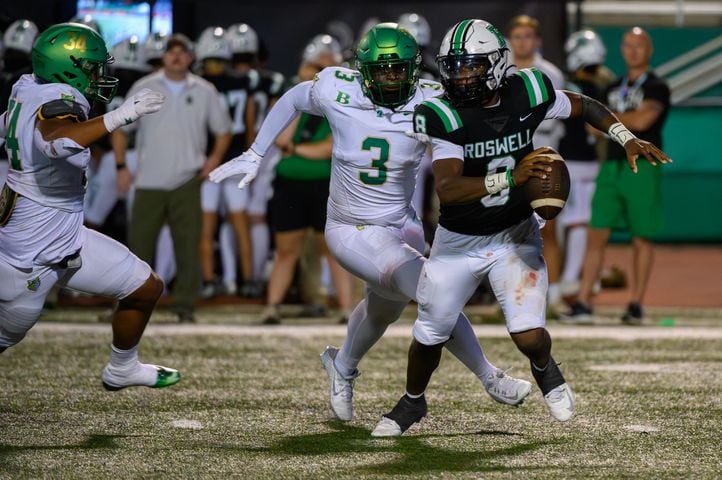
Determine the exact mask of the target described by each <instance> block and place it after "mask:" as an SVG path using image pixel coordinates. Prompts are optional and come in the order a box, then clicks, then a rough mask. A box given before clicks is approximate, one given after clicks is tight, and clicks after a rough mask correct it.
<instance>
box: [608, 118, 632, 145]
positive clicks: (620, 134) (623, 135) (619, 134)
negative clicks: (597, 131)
mask: <svg viewBox="0 0 722 480" xmlns="http://www.w3.org/2000/svg"><path fill="white" fill-rule="evenodd" d="M608 133H609V136H610V137H611V138H612V140H614V141H615V142H617V143H618V144H620V145H621V146H624V144H625V143H627V142H628V141H630V140H632V139H635V138H637V137H636V136H635V135H634V134H633V133H632V132H630V131H629V130H627V127H625V126H624V125H622V122H617V123H615V124H613V125H612V126H611V127H609V131H608Z"/></svg>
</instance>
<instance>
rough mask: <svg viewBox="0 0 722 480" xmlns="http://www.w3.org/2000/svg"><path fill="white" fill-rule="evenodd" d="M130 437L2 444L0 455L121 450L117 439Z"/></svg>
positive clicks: (106, 436) (91, 437)
mask: <svg viewBox="0 0 722 480" xmlns="http://www.w3.org/2000/svg"><path fill="white" fill-rule="evenodd" d="M127 436H128V435H90V436H89V437H88V438H86V439H85V441H83V442H81V443H78V444H75V445H5V444H2V443H0V455H9V454H13V453H18V452H27V451H33V450H102V449H114V448H120V447H119V446H118V445H116V443H115V439H116V438H124V437H127Z"/></svg>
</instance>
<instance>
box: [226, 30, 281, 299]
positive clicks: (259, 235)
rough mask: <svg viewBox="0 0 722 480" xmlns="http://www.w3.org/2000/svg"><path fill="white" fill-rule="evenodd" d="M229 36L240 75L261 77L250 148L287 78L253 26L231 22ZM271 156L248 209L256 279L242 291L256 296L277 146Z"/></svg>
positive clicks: (267, 239)
mask: <svg viewBox="0 0 722 480" xmlns="http://www.w3.org/2000/svg"><path fill="white" fill-rule="evenodd" d="M226 38H228V40H229V41H230V42H231V51H232V52H233V58H232V62H233V69H234V70H235V71H236V72H238V73H240V74H243V75H249V76H251V75H253V76H256V77H257V78H258V83H257V86H256V89H255V91H254V92H253V101H251V102H248V110H247V112H248V113H247V114H248V115H249V117H250V118H252V119H253V122H254V128H252V129H251V128H249V129H248V131H247V132H246V147H249V146H250V145H251V143H253V140H254V139H255V137H256V132H257V131H258V129H259V128H260V126H261V123H263V120H264V119H265V118H266V114H267V113H268V111H269V110H270V108H271V107H272V106H273V104H274V103H275V102H276V100H278V98H279V97H280V96H281V94H282V93H283V86H284V83H285V79H284V77H283V75H281V74H280V73H278V72H272V71H270V70H266V69H265V68H263V63H264V61H263V60H264V59H263V58H261V57H262V56H265V55H266V54H267V52H266V51H265V49H264V48H262V44H261V40H260V38H259V37H258V34H257V33H256V31H255V30H254V29H253V28H252V27H251V26H250V25H248V24H245V23H237V24H235V25H231V26H230V27H228V30H227V31H226ZM269 155H271V156H272V157H273V158H272V159H269V160H272V161H267V162H264V167H263V169H262V170H261V171H260V172H259V174H258V178H256V181H255V182H253V185H252V186H251V187H250V196H251V198H250V200H249V204H248V210H247V214H248V223H249V226H250V231H251V243H252V245H253V282H250V283H246V284H244V285H243V286H242V290H241V294H242V295H243V296H248V297H254V298H259V297H262V296H263V290H264V284H265V281H266V264H267V262H268V256H269V250H270V244H271V232H270V229H269V227H268V223H267V222H266V208H267V205H268V201H269V199H270V197H271V181H272V179H273V169H274V167H275V164H276V163H277V162H278V160H280V158H281V153H280V151H279V150H278V149H276V148H274V149H273V152H271V153H269Z"/></svg>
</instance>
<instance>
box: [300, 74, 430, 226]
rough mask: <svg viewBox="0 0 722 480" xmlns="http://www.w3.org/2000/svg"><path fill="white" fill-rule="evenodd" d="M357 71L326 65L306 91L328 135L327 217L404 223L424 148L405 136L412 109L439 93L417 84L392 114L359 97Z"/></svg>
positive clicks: (425, 84) (359, 222)
mask: <svg viewBox="0 0 722 480" xmlns="http://www.w3.org/2000/svg"><path fill="white" fill-rule="evenodd" d="M361 82H362V79H361V74H360V73H359V72H358V71H355V70H350V69H347V68H341V67H329V68H326V69H324V70H323V71H321V72H320V73H319V74H318V75H317V76H316V79H315V80H314V82H313V86H312V87H311V98H312V102H313V104H314V107H316V108H317V109H318V110H320V111H321V112H323V115H324V116H325V117H326V118H327V119H328V122H329V124H330V125H331V130H332V132H333V158H332V164H331V165H332V166H331V169H332V171H331V189H330V196H329V200H328V218H329V220H331V221H335V222H339V223H345V224H351V225H382V226H396V227H400V226H401V225H403V223H404V221H405V219H406V218H407V216H408V215H409V214H410V213H411V212H412V207H411V198H412V196H413V193H414V186H415V182H416V174H417V171H418V169H419V165H420V161H421V157H422V156H423V154H424V151H425V149H426V146H425V145H424V144H422V143H419V142H418V141H417V140H415V139H413V138H410V137H408V136H406V134H405V132H408V131H411V130H413V125H412V121H413V113H414V108H415V107H416V105H418V104H419V103H421V102H422V101H424V100H425V99H427V98H429V97H434V96H437V95H440V94H441V93H442V91H443V90H442V88H441V85H440V84H438V83H436V82H432V81H428V80H421V81H420V82H419V87H418V88H417V89H416V92H415V94H414V95H413V97H412V98H411V100H409V102H408V103H406V104H405V105H403V106H400V107H398V108H396V109H394V110H392V109H389V108H384V107H379V106H377V105H375V104H373V103H372V102H371V100H370V99H369V98H368V97H367V96H366V95H364V92H363V90H362V87H361Z"/></svg>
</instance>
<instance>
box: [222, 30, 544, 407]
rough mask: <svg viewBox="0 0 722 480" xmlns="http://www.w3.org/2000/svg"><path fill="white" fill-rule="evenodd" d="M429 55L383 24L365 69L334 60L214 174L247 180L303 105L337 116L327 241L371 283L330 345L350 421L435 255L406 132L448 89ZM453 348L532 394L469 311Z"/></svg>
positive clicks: (511, 387) (499, 380)
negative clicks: (490, 349) (365, 377)
mask: <svg viewBox="0 0 722 480" xmlns="http://www.w3.org/2000/svg"><path fill="white" fill-rule="evenodd" d="M420 61H421V58H420V55H419V48H418V45H417V44H416V41H415V40H414V38H413V37H412V36H411V34H409V33H408V32H407V31H406V30H404V29H400V28H398V26H397V24H395V23H382V24H379V25H376V26H375V27H373V28H371V30H370V31H369V32H368V33H367V34H366V35H364V37H363V38H362V39H361V42H360V43H359V46H358V48H357V63H356V66H357V69H358V70H351V69H348V68H341V67H329V68H326V69H324V70H322V71H321V72H320V73H319V74H318V75H317V76H316V78H315V79H314V80H313V81H308V82H302V83H300V84H298V85H297V86H295V87H293V88H292V89H290V90H289V91H288V92H287V93H286V94H284V95H283V97H281V99H279V100H278V102H277V103H276V105H275V106H274V108H273V109H272V110H271V112H270V113H269V114H268V117H267V118H266V121H265V122H264V124H263V126H262V127H261V130H260V131H259V132H258V136H257V137H256V141H255V142H254V143H253V145H252V146H251V148H250V149H249V150H248V151H246V152H245V153H244V154H243V155H241V156H240V157H237V158H235V159H234V160H232V161H230V162H228V163H226V164H225V165H223V166H221V167H219V168H217V169H216V170H214V171H213V172H211V174H210V179H211V180H212V181H216V182H219V181H222V180H223V179H225V178H228V177H230V176H234V175H243V178H242V179H241V182H240V184H239V187H241V188H243V187H245V186H246V185H248V183H250V182H251V181H252V180H253V179H254V178H255V176H256V174H257V172H258V170H259V167H260V164H261V160H263V157H264V155H265V154H266V152H267V151H268V149H269V147H270V146H271V145H272V143H273V140H274V139H275V138H276V136H277V135H278V134H279V133H280V132H281V131H283V129H284V128H285V127H286V126H287V125H288V124H289V123H290V122H291V120H292V119H293V118H294V117H295V116H296V115H297V113H298V112H308V113H311V114H314V115H323V116H325V117H326V118H327V119H328V121H329V123H330V125H331V130H332V132H333V158H332V166H331V189H330V196H329V199H328V211H327V216H328V218H327V222H326V241H327V243H328V247H329V249H330V250H331V253H332V254H333V255H334V256H335V257H336V259H337V260H338V262H339V263H340V264H341V265H342V266H343V267H344V268H346V270H348V271H349V272H351V273H353V274H354V275H356V276H358V277H360V278H362V279H363V280H365V281H366V291H365V295H364V298H363V300H361V302H360V303H359V304H358V305H357V307H356V308H355V309H354V311H353V312H352V314H351V317H350V319H349V324H348V335H347V337H346V340H345V342H344V345H343V347H342V348H341V349H340V350H339V349H336V348H334V347H327V348H326V350H325V351H324V352H323V353H322V355H321V360H322V362H323V365H324V367H325V368H326V371H327V373H328V376H329V381H330V389H329V397H330V402H331V408H332V410H333V412H334V414H335V415H336V416H337V417H338V418H339V419H341V420H351V419H352V418H353V403H352V400H353V381H354V379H355V378H356V377H357V376H358V375H359V372H358V369H357V366H358V364H359V362H360V361H361V358H362V357H363V356H364V355H365V354H366V352H367V351H368V350H369V349H370V348H371V347H372V346H373V345H374V344H375V343H376V341H378V339H379V338H381V336H382V335H383V333H384V331H385V330H386V328H387V327H388V325H389V324H391V323H393V322H395V321H396V320H397V319H398V318H399V316H400V315H401V312H402V311H403V310H404V308H405V307H406V305H407V304H408V302H409V300H411V299H416V285H417V283H418V280H419V273H420V272H421V268H422V266H423V264H424V261H425V259H424V257H423V256H422V254H421V253H420V252H421V251H422V249H423V246H424V237H423V231H422V227H421V223H420V222H419V219H418V217H417V216H416V213H415V212H414V210H413V208H412V207H411V197H412V195H413V190H414V183H415V180H416V172H417V170H418V168H419V161H420V159H421V156H422V155H423V153H424V151H425V149H426V147H425V146H424V145H423V144H422V143H420V142H418V141H416V140H415V139H413V138H409V137H408V136H406V135H405V134H404V132H406V131H408V130H409V129H411V127H412V123H411V120H412V116H413V109H414V107H415V106H416V105H418V104H419V103H421V102H422V101H423V100H425V99H427V98H430V97H433V96H436V95H438V94H440V93H441V86H440V85H439V84H438V83H435V82H430V81H419V77H418V75H419V64H420ZM446 346H447V348H448V349H449V351H451V352H452V353H453V354H454V355H455V356H456V357H457V358H459V360H461V361H462V362H463V363H464V364H465V365H466V366H467V367H468V368H469V369H470V370H471V371H472V372H473V373H474V374H475V375H477V377H478V378H479V379H480V380H481V382H482V383H483V385H484V387H485V388H486V390H487V392H488V393H489V394H490V395H491V396H492V397H493V398H494V399H495V400H497V401H498V402H501V403H505V404H511V405H518V404H519V403H521V402H522V401H523V400H524V399H525V398H526V397H527V395H529V393H530V391H531V384H530V383H529V382H526V381H524V380H517V379H515V378H512V377H510V376H508V375H506V374H505V373H504V372H503V371H501V370H499V369H497V368H496V367H494V366H493V365H492V364H490V363H489V362H488V360H487V359H486V357H485V356H484V354H483V352H482V350H481V347H480V346H479V342H478V340H477V338H476V336H475V334H474V331H473V329H472V328H471V325H470V324H469V321H468V319H467V318H466V317H465V316H464V315H463V314H460V315H459V318H458V322H457V325H456V327H455V329H454V333H453V336H452V339H451V340H450V341H449V342H448V343H447V344H446Z"/></svg>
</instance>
